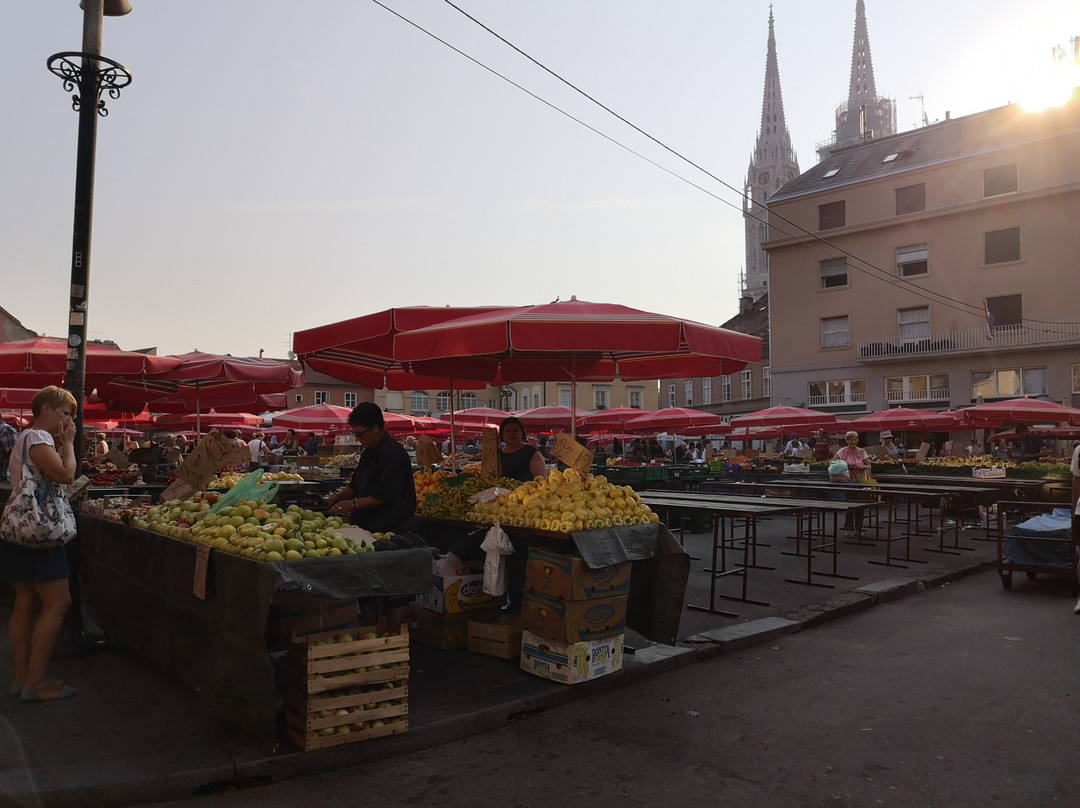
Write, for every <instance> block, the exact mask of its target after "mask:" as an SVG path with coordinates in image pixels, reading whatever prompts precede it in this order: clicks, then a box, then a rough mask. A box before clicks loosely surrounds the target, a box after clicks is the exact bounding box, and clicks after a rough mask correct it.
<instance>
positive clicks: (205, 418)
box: [157, 409, 263, 429]
mask: <svg viewBox="0 0 1080 808" xmlns="http://www.w3.org/2000/svg"><path fill="white" fill-rule="evenodd" d="M262 422H263V419H262V416H259V415H252V414H251V413H250V412H217V411H216V410H213V409H211V410H210V412H204V413H193V412H189V413H187V414H186V415H163V416H161V417H160V418H158V422H157V426H158V428H159V429H168V428H169V427H180V426H195V425H196V424H199V427H200V429H210V428H211V427H238V426H244V425H245V424H250V425H252V426H259V425H260V424H262Z"/></svg>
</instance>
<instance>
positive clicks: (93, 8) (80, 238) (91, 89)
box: [47, 0, 131, 456]
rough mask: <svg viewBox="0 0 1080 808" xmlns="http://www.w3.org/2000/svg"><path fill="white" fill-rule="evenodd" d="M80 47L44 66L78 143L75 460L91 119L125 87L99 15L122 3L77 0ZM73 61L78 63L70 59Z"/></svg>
mask: <svg viewBox="0 0 1080 808" xmlns="http://www.w3.org/2000/svg"><path fill="white" fill-rule="evenodd" d="M79 5H80V6H81V7H82V9H83V49H82V51H64V52H62V53H55V54H53V55H52V56H50V57H49V60H48V63H47V64H48V68H49V70H50V71H51V72H52V73H54V74H55V75H57V76H59V77H60V78H61V79H63V81H64V89H65V90H66V91H67V92H69V93H73V96H72V100H71V106H72V108H73V109H75V110H77V111H78V113H79V143H78V152H77V159H76V165H75V217H74V224H73V227H72V244H71V291H70V297H71V300H70V310H69V314H68V341H67V344H68V353H67V374H66V379H67V381H66V387H67V389H68V390H69V391H70V392H71V394H72V395H73V396H74V397H75V401H76V402H77V403H78V405H79V408H78V412H77V413H76V418H75V430H76V433H75V440H76V444H75V446H76V447H77V448H76V456H79V454H80V453H81V451H82V426H83V400H84V398H85V386H86V320H87V313H88V312H87V308H88V304H89V300H90V232H91V229H92V227H93V219H94V155H95V151H96V147H97V119H98V116H99V115H100V116H101V117H105V116H106V115H108V114H109V112H108V110H107V109H106V108H105V101H104V100H103V99H102V94H103V93H108V95H109V97H110V98H113V99H115V98H119V97H120V90H121V89H122V88H124V87H126V86H127V85H129V84H130V83H131V73H129V72H128V70H127V68H126V67H124V66H123V65H121V64H119V63H118V62H114V61H112V60H111V59H106V58H105V57H103V56H101V28H102V18H103V17H104V16H110V17H119V16H122V15H124V14H127V13H128V12H129V11H131V6H130V5H129V4H128V0H83V2H81V3H80V4H79ZM75 60H78V61H75Z"/></svg>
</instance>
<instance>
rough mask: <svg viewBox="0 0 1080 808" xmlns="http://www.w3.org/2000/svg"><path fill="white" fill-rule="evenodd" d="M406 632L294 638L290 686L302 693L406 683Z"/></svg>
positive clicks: (349, 632) (338, 633) (329, 633)
mask: <svg viewBox="0 0 1080 808" xmlns="http://www.w3.org/2000/svg"><path fill="white" fill-rule="evenodd" d="M408 678H409V628H408V626H402V627H401V633H400V634H390V633H387V632H383V633H381V634H380V633H379V630H378V629H377V628H354V629H338V630H336V631H323V632H320V633H318V634H308V635H306V636H304V637H299V638H297V640H296V642H295V643H294V644H293V645H292V647H291V648H290V655H289V679H290V686H291V687H294V688H295V689H297V690H299V691H300V692H302V693H322V692H325V691H327V690H340V689H342V688H346V687H355V686H362V685H370V684H378V683H380V682H392V681H398V680H408Z"/></svg>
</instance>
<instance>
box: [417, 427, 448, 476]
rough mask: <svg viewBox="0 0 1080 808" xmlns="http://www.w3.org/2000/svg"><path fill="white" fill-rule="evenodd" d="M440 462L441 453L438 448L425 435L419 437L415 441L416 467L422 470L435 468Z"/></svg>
mask: <svg viewBox="0 0 1080 808" xmlns="http://www.w3.org/2000/svg"><path fill="white" fill-rule="evenodd" d="M441 462H442V452H441V451H439V447H438V446H436V445H435V441H433V440H432V439H431V438H430V437H429V436H427V435H420V436H419V437H418V438H417V439H416V465H418V466H420V467H421V468H424V467H426V466H436V465H438V464H439V463H441Z"/></svg>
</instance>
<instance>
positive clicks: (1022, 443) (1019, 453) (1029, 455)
mask: <svg viewBox="0 0 1080 808" xmlns="http://www.w3.org/2000/svg"><path fill="white" fill-rule="evenodd" d="M1043 450H1044V444H1043V440H1042V438H1037V437H1035V436H1034V435H1032V434H1031V430H1029V429H1028V428H1027V424H1020V425H1019V426H1017V427H1016V458H1015V459H1016V460H1017V461H1018V462H1020V463H1023V462H1024V461H1026V460H1038V459H1039V458H1040V457H1042V456H1043V454H1044V451H1043Z"/></svg>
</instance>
